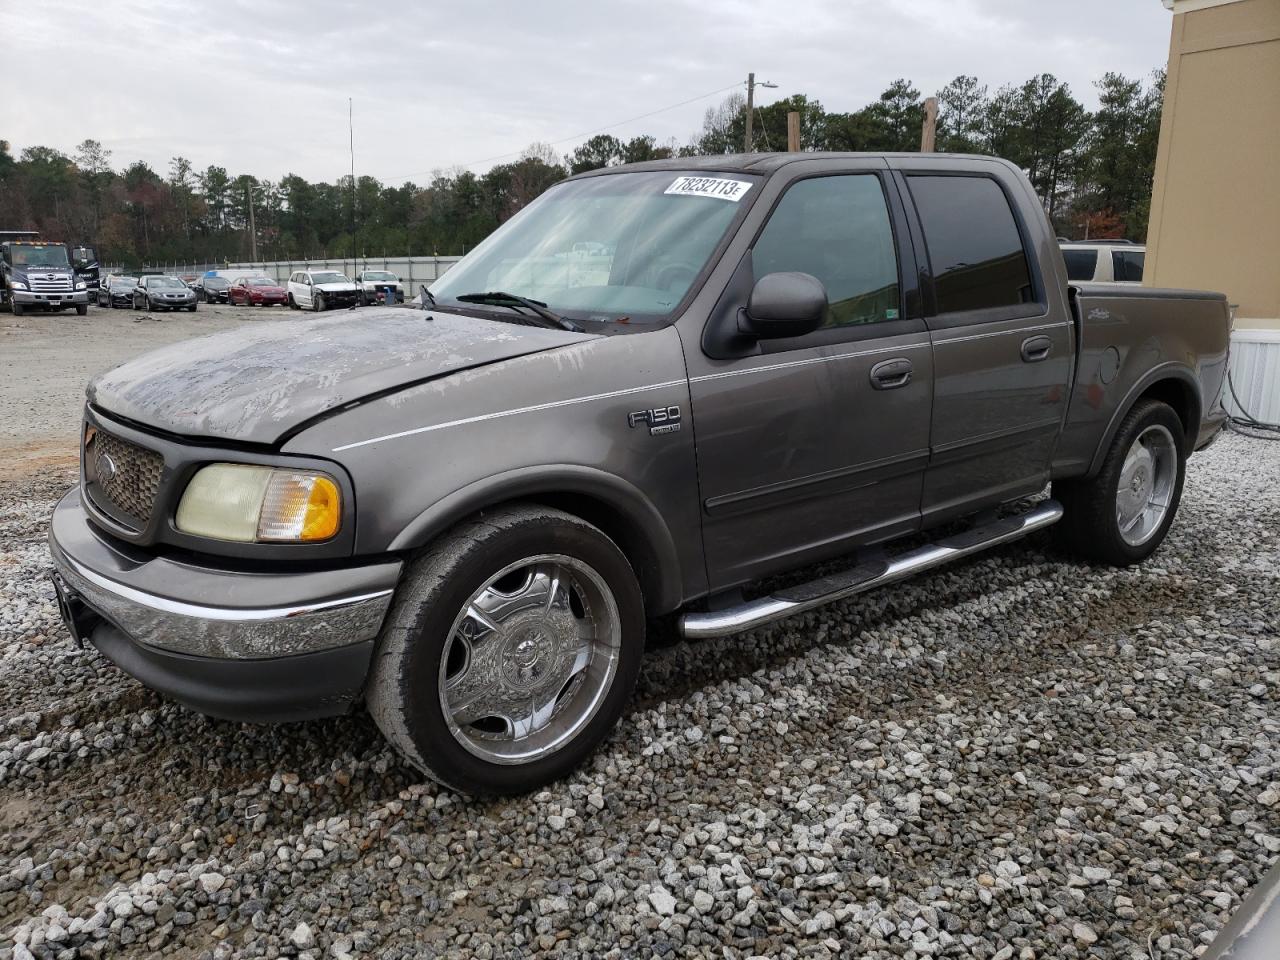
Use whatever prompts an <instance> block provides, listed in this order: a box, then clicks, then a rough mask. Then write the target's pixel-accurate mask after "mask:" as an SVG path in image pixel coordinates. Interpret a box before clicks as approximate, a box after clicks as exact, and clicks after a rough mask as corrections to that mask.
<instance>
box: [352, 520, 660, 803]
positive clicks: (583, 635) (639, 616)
mask: <svg viewBox="0 0 1280 960" xmlns="http://www.w3.org/2000/svg"><path fill="white" fill-rule="evenodd" d="M644 623H645V621H644V604H643V601H642V599H641V594H640V587H639V584H638V583H637V581H636V577H635V574H634V572H633V571H632V569H631V565H630V564H629V563H628V562H627V558H626V557H625V556H624V555H623V553H622V551H621V550H619V549H618V547H617V546H616V545H615V544H614V543H613V541H612V540H610V539H609V538H608V537H607V536H605V535H604V533H602V532H601V531H600V530H598V529H597V528H595V527H593V526H592V525H590V524H589V523H586V522H585V521H583V520H580V519H578V518H577V517H574V516H571V515H570V514H567V513H563V512H561V511H559V510H551V509H546V508H542V507H536V506H515V507H506V508H502V509H499V510H495V511H493V512H491V513H486V514H483V515H481V516H480V517H479V518H477V519H476V520H474V521H471V522H468V523H465V524H463V525H461V526H459V527H457V528H455V529H454V530H453V531H452V532H450V533H448V534H446V535H445V536H444V537H443V538H441V539H440V540H439V541H438V542H437V543H436V544H434V545H433V546H432V547H431V548H430V549H429V550H428V551H427V552H426V553H425V554H424V555H422V556H421V557H420V558H419V559H418V560H417V561H416V562H415V563H414V564H413V565H412V566H411V567H410V568H409V570H408V571H407V573H406V575H405V579H404V581H403V582H402V584H401V586H400V588H399V590H398V592H397V596H396V600H395V603H394V604H393V605H392V607H391V611H390V613H389V614H388V616H387V621H386V623H385V624H384V626H383V630H382V636H381V637H380V640H379V645H378V652H377V653H376V654H375V657H374V664H373V668H372V672H371V674H370V680H369V686H368V692H367V698H366V699H367V703H368V707H369V712H370V713H371V714H372V715H373V719H374V720H375V722H376V723H377V724H378V727H379V728H380V729H381V730H382V732H383V734H384V735H385V736H386V737H387V739H388V740H389V741H390V742H391V743H392V745H393V746H395V748H396V749H397V750H399V752H400V753H401V754H402V755H403V756H404V757H405V758H406V759H407V760H408V761H409V762H410V763H412V764H414V765H415V766H417V767H418V768H419V769H421V770H423V771H424V772H425V773H427V774H429V775H430V776H432V777H434V778H435V779H437V780H439V781H440V782H442V783H444V784H446V785H447V786H450V787H453V788H454V789H457V790H462V791H465V792H468V793H479V794H512V793H521V792H524V791H527V790H531V789H533V788H535V787H538V786H541V785H543V784H545V783H548V782H550V781H552V780H556V779H558V778H560V777H563V776H565V775H566V774H568V773H569V772H570V771H571V770H573V769H574V768H575V767H576V766H578V764H580V763H581V762H582V761H583V760H584V759H586V757H588V756H589V755H590V754H591V753H592V751H594V750H595V748H596V747H597V746H598V745H599V744H600V742H601V741H602V740H603V739H604V738H605V736H606V735H607V734H608V733H609V731H610V730H611V729H613V726H614V725H615V724H616V723H617V721H618V718H619V717H620V716H621V715H622V711H623V709H624V708H625V706H626V703H627V700H628V698H629V696H630V694H631V690H632V687H633V686H634V685H635V680H636V676H637V674H638V673H639V669H640V660H641V656H642V653H643V649H644Z"/></svg>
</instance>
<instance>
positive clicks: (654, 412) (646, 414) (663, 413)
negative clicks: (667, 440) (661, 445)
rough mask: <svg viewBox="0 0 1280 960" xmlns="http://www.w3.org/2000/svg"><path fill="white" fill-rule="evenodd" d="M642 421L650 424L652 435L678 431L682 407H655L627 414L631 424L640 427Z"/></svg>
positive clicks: (628, 421) (650, 433) (628, 422)
mask: <svg viewBox="0 0 1280 960" xmlns="http://www.w3.org/2000/svg"><path fill="white" fill-rule="evenodd" d="M642 423H643V424H646V425H648V427H649V435H650V436H652V437H656V436H658V435H660V434H663V433H677V432H678V431H679V430H680V408H679V407H654V408H652V409H650V410H636V411H635V412H634V413H628V414H627V424H628V425H629V426H632V427H638V426H639V425H640V424H642Z"/></svg>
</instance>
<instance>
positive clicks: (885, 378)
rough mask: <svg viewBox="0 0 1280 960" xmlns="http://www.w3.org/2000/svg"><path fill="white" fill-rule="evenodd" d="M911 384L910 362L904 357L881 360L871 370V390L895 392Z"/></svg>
mask: <svg viewBox="0 0 1280 960" xmlns="http://www.w3.org/2000/svg"><path fill="white" fill-rule="evenodd" d="M910 382H911V361H910V360H908V359H907V358H906V357H894V358H893V359H892V360H881V361H880V362H879V363H877V364H876V365H875V366H874V367H872V368H871V389H873V390H896V389H897V388H898V387H905V386H906V385H907V384H908V383H910Z"/></svg>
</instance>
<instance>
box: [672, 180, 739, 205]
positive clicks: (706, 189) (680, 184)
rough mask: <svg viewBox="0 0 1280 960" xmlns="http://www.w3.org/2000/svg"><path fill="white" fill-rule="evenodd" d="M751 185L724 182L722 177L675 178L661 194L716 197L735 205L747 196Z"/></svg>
mask: <svg viewBox="0 0 1280 960" xmlns="http://www.w3.org/2000/svg"><path fill="white" fill-rule="evenodd" d="M750 189H751V183H750V181H747V180H726V179H724V178H723V177H676V180H675V183H673V184H671V186H669V187H667V189H666V190H664V191H663V193H673V194H676V195H678V196H681V197H716V198H717V199H720V200H732V201H733V202H734V203H737V202H738V201H739V200H741V199H742V198H743V197H745V196H746V195H747V191H748V190H750Z"/></svg>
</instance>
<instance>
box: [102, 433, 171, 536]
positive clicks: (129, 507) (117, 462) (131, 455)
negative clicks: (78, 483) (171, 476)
mask: <svg viewBox="0 0 1280 960" xmlns="http://www.w3.org/2000/svg"><path fill="white" fill-rule="evenodd" d="M108 462H109V463H110V466H111V468H113V469H106V470H104V469H103V468H104V467H106V466H107V464H108ZM85 470H86V473H87V475H88V476H89V477H92V479H93V482H94V484H95V485H96V487H97V491H98V494H99V499H105V500H106V501H107V503H109V504H111V506H113V507H115V508H116V509H117V510H119V511H120V512H122V513H124V514H127V515H128V516H130V517H133V518H135V519H137V520H138V521H139V522H140V523H143V524H145V523H146V522H147V521H148V520H149V519H151V511H152V509H153V508H154V507H155V503H156V495H157V494H158V493H159V492H160V478H161V475H162V474H163V473H164V457H162V456H161V455H160V454H158V453H156V452H155V451H154V450H148V449H147V448H146V447H140V446H138V445H137V444H136V443H130V442H129V441H128V440H121V439H120V438H119V437H117V436H114V435H112V434H110V433H107V432H106V431H105V430H101V429H99V430H97V431H96V432H95V433H94V434H93V436H92V438H91V439H90V440H89V442H88V444H87V445H86V446H85ZM108 474H109V475H108Z"/></svg>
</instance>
